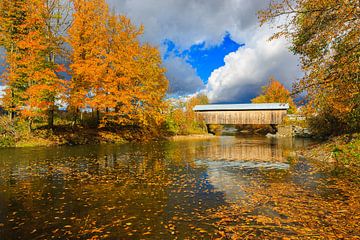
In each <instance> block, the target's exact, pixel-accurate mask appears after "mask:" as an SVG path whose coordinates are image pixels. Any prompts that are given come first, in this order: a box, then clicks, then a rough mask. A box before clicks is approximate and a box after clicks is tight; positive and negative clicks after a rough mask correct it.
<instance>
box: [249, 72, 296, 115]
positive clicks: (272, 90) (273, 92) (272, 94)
mask: <svg viewBox="0 0 360 240" xmlns="http://www.w3.org/2000/svg"><path fill="white" fill-rule="evenodd" d="M251 102H252V103H288V104H289V107H290V108H289V110H288V111H289V113H294V112H296V106H295V103H294V101H293V99H292V98H291V96H290V92H289V90H287V89H286V88H285V87H284V85H282V84H281V83H280V82H279V81H277V80H276V79H275V78H274V77H270V79H269V82H268V85H267V86H263V87H262V93H261V94H260V95H259V96H257V97H256V98H253V99H251Z"/></svg>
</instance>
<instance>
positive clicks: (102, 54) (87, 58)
mask: <svg viewBox="0 0 360 240" xmlns="http://www.w3.org/2000/svg"><path fill="white" fill-rule="evenodd" d="M73 5H74V13H73V23H72V26H71V27H70V29H69V31H68V34H69V38H68V43H69V44H70V46H71V49H72V54H71V64H70V68H71V73H72V79H71V82H70V84H69V89H68V95H69V99H68V103H69V109H71V110H72V112H73V113H74V114H75V121H76V116H77V115H78V114H79V112H81V111H80V110H81V109H85V108H87V107H90V108H94V109H95V111H99V109H98V107H99V106H98V104H99V101H98V100H97V98H96V96H97V95H98V94H99V92H102V91H103V86H102V85H103V83H104V82H103V81H102V80H103V78H104V77H105V74H106V67H107V65H106V58H107V52H106V50H107V48H106V46H107V28H106V22H107V19H108V6H107V4H106V2H105V0H74V1H73Z"/></svg>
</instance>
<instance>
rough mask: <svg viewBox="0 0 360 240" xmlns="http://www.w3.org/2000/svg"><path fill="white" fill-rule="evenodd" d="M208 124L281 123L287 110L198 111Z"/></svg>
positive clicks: (198, 115) (199, 116) (200, 117)
mask: <svg viewBox="0 0 360 240" xmlns="http://www.w3.org/2000/svg"><path fill="white" fill-rule="evenodd" d="M196 114H197V117H198V118H199V119H202V120H204V121H205V122H206V123H207V124H281V123H282V120H283V118H284V117H285V116H286V114H287V111H286V110H251V111H203V112H196Z"/></svg>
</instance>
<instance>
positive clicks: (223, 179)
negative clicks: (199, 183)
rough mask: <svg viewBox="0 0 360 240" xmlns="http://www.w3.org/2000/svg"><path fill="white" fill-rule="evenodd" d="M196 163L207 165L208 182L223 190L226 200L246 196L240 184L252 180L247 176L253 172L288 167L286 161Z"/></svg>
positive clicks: (204, 161) (214, 161) (285, 168)
mask: <svg viewBox="0 0 360 240" xmlns="http://www.w3.org/2000/svg"><path fill="white" fill-rule="evenodd" d="M196 163H197V164H198V165H205V166H207V173H208V181H209V183H210V184H211V185H213V186H214V188H215V190H217V191H221V192H224V193H225V198H226V200H227V201H230V202H234V201H236V200H239V199H242V198H244V197H246V196H245V193H244V192H243V190H242V186H244V185H246V184H248V183H249V181H251V180H252V178H251V177H249V176H252V175H253V173H256V172H258V171H274V170H275V171H276V170H288V169H289V168H290V165H289V164H287V163H276V162H253V161H226V160H225V161H218V160H213V161H212V160H198V161H197V162H196ZM247 173H249V174H247Z"/></svg>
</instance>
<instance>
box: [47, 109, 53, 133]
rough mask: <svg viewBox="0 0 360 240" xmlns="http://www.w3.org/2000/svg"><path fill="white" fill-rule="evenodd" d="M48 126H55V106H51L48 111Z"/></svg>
mask: <svg viewBox="0 0 360 240" xmlns="http://www.w3.org/2000/svg"><path fill="white" fill-rule="evenodd" d="M48 127H49V128H51V129H52V128H54V108H53V106H51V108H50V109H49V112H48Z"/></svg>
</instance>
